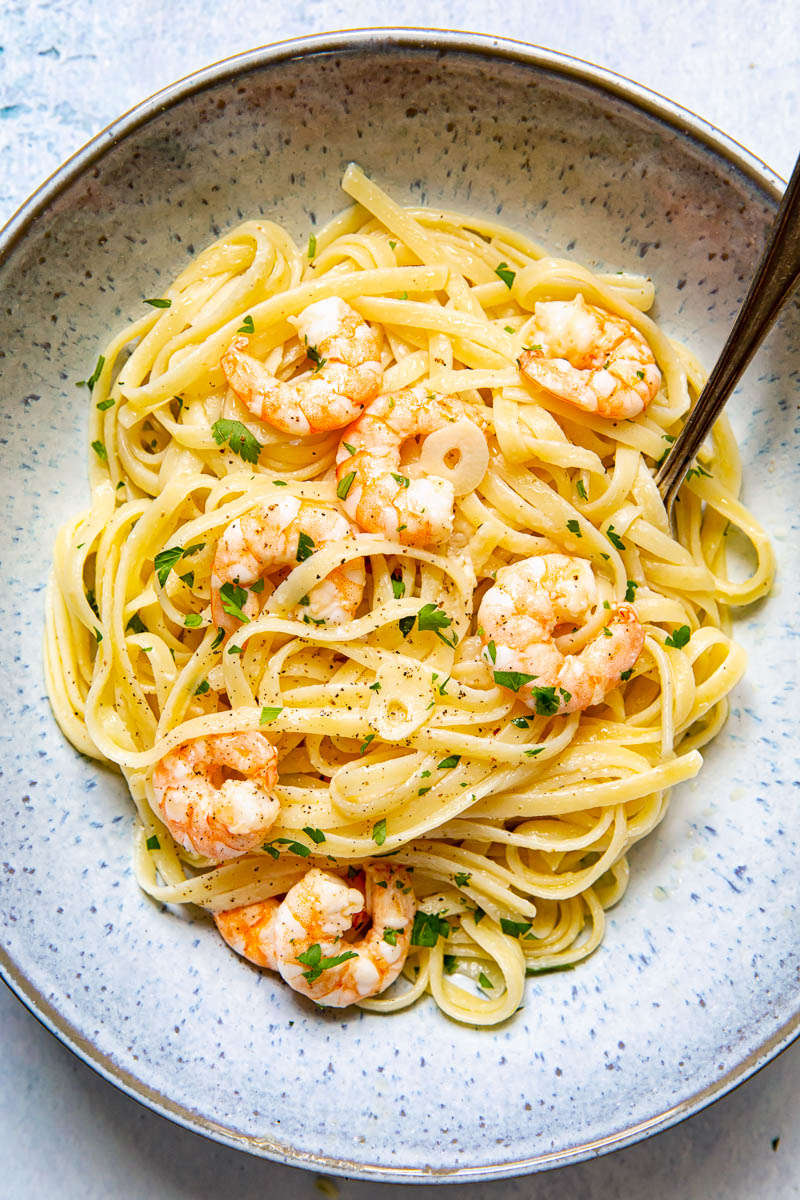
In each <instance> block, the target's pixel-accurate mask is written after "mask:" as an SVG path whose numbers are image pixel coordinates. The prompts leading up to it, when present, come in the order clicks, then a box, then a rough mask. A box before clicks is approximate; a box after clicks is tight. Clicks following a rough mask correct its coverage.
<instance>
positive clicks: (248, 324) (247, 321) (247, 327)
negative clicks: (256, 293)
mask: <svg viewBox="0 0 800 1200" xmlns="http://www.w3.org/2000/svg"><path fill="white" fill-rule="evenodd" d="M255 331H256V327H255V325H254V324H253V318H252V317H251V316H250V314H249V313H248V314H247V316H246V317H245V318H244V320H243V321H242V323H241V325H240V326H239V328H238V329H237V330H236V332H237V333H255Z"/></svg>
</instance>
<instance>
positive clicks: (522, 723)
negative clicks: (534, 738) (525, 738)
mask: <svg viewBox="0 0 800 1200" xmlns="http://www.w3.org/2000/svg"><path fill="white" fill-rule="evenodd" d="M511 724H512V725H516V727H517V729H528V728H529V726H530V722H529V720H528V718H527V717H512V718H511Z"/></svg>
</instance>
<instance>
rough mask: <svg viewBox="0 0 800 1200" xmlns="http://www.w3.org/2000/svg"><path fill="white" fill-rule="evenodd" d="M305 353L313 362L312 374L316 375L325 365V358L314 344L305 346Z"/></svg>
mask: <svg viewBox="0 0 800 1200" xmlns="http://www.w3.org/2000/svg"><path fill="white" fill-rule="evenodd" d="M306 354H307V355H308V357H309V358H310V359H311V361H312V363H313V364H314V370H313V372H312V373H313V374H314V375H316V374H317V373H318V372H319V371H321V370H322V368H323V367H324V366H325V363H326V362H327V361H328V360H327V358H322V357H321V356H320V352H319V350H318V349H317V347H316V346H306Z"/></svg>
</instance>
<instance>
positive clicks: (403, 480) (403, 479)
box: [391, 471, 411, 488]
mask: <svg viewBox="0 0 800 1200" xmlns="http://www.w3.org/2000/svg"><path fill="white" fill-rule="evenodd" d="M391 476H392V479H393V480H394V481H395V483H399V484H400V487H401V488H407V487H408V485H409V484H410V483H411V480H410V479H409V478H408V476H407V475H395V473H394V471H392V472H391Z"/></svg>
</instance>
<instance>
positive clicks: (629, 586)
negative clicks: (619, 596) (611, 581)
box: [625, 579, 639, 604]
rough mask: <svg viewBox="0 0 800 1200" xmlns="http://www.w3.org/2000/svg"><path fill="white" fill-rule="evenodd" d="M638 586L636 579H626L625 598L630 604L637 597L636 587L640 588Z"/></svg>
mask: <svg viewBox="0 0 800 1200" xmlns="http://www.w3.org/2000/svg"><path fill="white" fill-rule="evenodd" d="M638 586H639V585H638V583H637V582H636V580H635V579H628V580H626V582H625V599H626V601H627V602H628V604H630V603H631V602H632V601H633V600H635V599H636V589H637V588H638Z"/></svg>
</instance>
